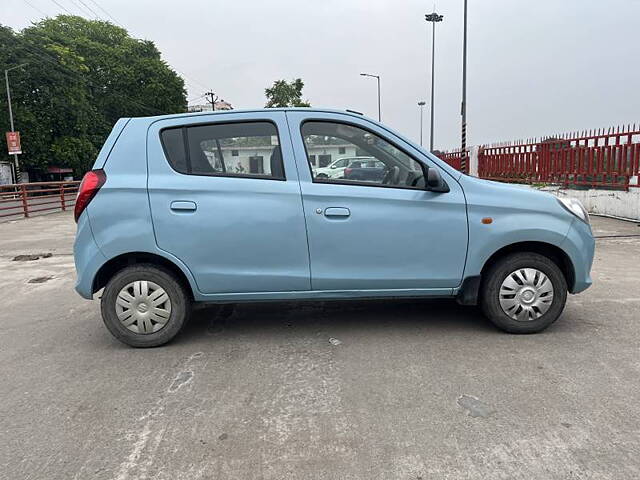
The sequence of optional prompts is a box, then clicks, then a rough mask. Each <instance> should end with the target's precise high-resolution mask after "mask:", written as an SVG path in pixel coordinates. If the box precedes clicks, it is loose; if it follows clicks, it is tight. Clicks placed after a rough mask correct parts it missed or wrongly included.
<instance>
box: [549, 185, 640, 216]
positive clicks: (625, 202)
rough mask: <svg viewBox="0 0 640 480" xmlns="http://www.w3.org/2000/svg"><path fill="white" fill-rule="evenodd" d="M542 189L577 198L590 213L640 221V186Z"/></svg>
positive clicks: (558, 195)
mask: <svg viewBox="0 0 640 480" xmlns="http://www.w3.org/2000/svg"><path fill="white" fill-rule="evenodd" d="M541 190H543V191H545V192H550V193H553V194H554V195H556V196H557V197H573V198H577V199H578V200H580V201H581V202H582V204H583V205H584V206H585V208H586V209H587V210H588V211H589V213H597V214H600V215H610V216H612V217H619V218H624V219H627V220H634V221H640V187H631V188H630V189H629V191H628V192H624V191H618V190H602V189H595V188H594V189H589V190H574V189H568V188H560V187H545V188H542V189H541Z"/></svg>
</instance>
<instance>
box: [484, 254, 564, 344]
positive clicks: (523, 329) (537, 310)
mask: <svg viewBox="0 0 640 480" xmlns="http://www.w3.org/2000/svg"><path fill="white" fill-rule="evenodd" d="M566 301H567V281H566V279H565V277H564V275H563V273H562V271H561V270H560V268H559V267H558V265H556V264H555V263H554V262H553V261H552V260H550V259H549V258H547V257H545V256H544V255H540V254H538V253H533V252H522V253H513V254H510V255H507V256H506V257H504V258H502V259H500V260H499V261H497V262H496V263H495V264H494V265H492V266H491V267H490V268H489V270H488V271H487V272H486V274H484V275H483V280H482V287H481V291H480V305H481V307H482V310H483V312H484V314H485V315H486V316H487V318H489V320H491V322H493V323H494V324H495V325H496V326H497V327H498V328H500V329H502V330H504V331H506V332H509V333H537V332H541V331H542V330H544V329H545V328H547V327H548V326H549V325H551V324H552V323H553V322H555V321H556V320H557V319H558V317H559V316H560V314H561V313H562V310H563V309H564V305H565V303H566Z"/></svg>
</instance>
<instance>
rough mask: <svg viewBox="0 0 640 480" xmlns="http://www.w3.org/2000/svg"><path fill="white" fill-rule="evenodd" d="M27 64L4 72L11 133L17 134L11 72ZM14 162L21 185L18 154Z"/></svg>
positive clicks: (18, 181)
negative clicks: (12, 104)
mask: <svg viewBox="0 0 640 480" xmlns="http://www.w3.org/2000/svg"><path fill="white" fill-rule="evenodd" d="M25 65H26V63H23V64H21V65H17V66H15V67H11V68H7V69H5V71H4V83H5V85H6V87H7V104H8V105H9V123H10V124H11V132H12V133H13V132H15V127H14V124H13V109H12V108H11V89H10V88H9V72H10V71H11V70H15V69H16V68H21V67H24V66H25ZM13 161H14V163H15V168H16V183H20V163H19V161H18V154H17V153H14V154H13Z"/></svg>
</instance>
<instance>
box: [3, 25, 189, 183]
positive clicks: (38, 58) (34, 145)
mask: <svg viewBox="0 0 640 480" xmlns="http://www.w3.org/2000/svg"><path fill="white" fill-rule="evenodd" d="M25 62H26V63H27V65H26V66H25V67H24V68H22V69H16V70H13V71H12V72H11V74H10V75H11V78H10V80H11V91H12V104H13V107H14V118H15V122H16V129H17V130H20V132H21V139H22V144H23V145H22V146H23V152H24V154H23V155H22V156H21V163H22V165H23V167H26V168H32V169H44V168H46V167H47V166H49V165H56V166H61V167H71V168H73V169H74V172H75V173H76V175H78V176H79V175H81V174H83V173H84V172H85V171H86V170H87V169H88V168H90V166H91V164H92V163H93V161H94V159H95V157H96V155H97V153H98V151H99V149H100V147H101V146H102V144H103V143H104V141H105V139H106V137H107V135H108V134H109V132H110V131H111V128H112V127H113V124H114V123H115V122H116V121H117V120H118V119H119V118H121V117H136V116H148V115H160V114H163V113H175V112H184V111H186V106H187V102H186V92H185V88H184V81H183V80H182V78H180V77H179V76H178V75H177V74H176V73H175V72H174V71H173V70H172V69H171V68H170V67H169V66H168V65H167V64H166V62H164V61H163V60H162V58H161V57H160V52H159V51H158V49H157V48H156V47H155V45H154V44H153V42H151V41H148V40H138V39H135V38H132V37H130V36H129V34H128V33H127V31H126V30H125V29H123V28H120V27H116V26H114V25H112V24H111V23H108V22H103V21H94V20H87V19H84V18H81V17H76V16H72V15H59V16H58V17H56V18H47V19H45V20H42V21H41V22H38V23H36V24H34V25H32V26H31V27H28V28H25V29H24V30H23V31H22V32H18V33H15V32H13V31H11V30H10V29H8V28H5V27H2V26H0V65H2V64H4V65H8V66H9V67H11V66H14V65H19V64H21V63H25ZM4 68H7V67H4ZM6 111H7V104H6V98H2V100H0V112H2V113H4V112H6ZM4 118H6V115H5V116H4ZM8 123H9V121H8V118H7V120H6V125H7V127H8ZM7 129H8V128H7ZM2 137H3V138H2V142H3V143H2V144H1V145H0V148H3V149H4V151H5V152H6V144H5V143H4V142H5V140H4V135H2Z"/></svg>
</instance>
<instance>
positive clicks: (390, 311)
mask: <svg viewBox="0 0 640 480" xmlns="http://www.w3.org/2000/svg"><path fill="white" fill-rule="evenodd" d="M292 329H293V330H295V331H296V333H297V334H302V335H305V334H309V335H316V334H318V332H326V333H327V334H328V335H339V334H340V332H346V331H351V332H354V331H358V330H361V331H362V332H363V333H364V332H372V331H376V330H380V331H385V330H388V331H390V332H391V331H396V332H399V331H402V332H404V333H407V332H409V333H411V331H415V333H416V334H418V333H419V334H425V333H427V334H431V335H437V334H439V333H442V334H450V333H451V332H467V333H473V332H476V333H477V332H485V333H487V332H491V333H497V332H498V331H497V329H496V328H495V327H494V326H493V325H492V324H491V323H490V322H489V321H488V320H487V319H486V318H485V317H484V316H483V315H482V312H481V311H480V309H479V308H477V307H465V306H461V305H458V304H457V303H456V302H455V301H453V300H442V299H438V300H435V299H380V300H349V301H343V300H340V301H313V302H312V301H305V302H264V303H245V304H226V305H211V304H210V305H206V304H204V305H196V307H195V308H194V311H193V314H192V318H191V321H190V322H189V324H188V325H187V326H186V327H185V328H184V330H183V332H182V333H181V335H180V339H179V340H178V342H180V343H182V342H189V341H190V340H191V339H195V338H199V337H202V336H203V335H208V336H225V337H227V336H234V335H243V336H246V335H276V336H277V335H281V334H282V333H283V332H286V331H290V330H292Z"/></svg>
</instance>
